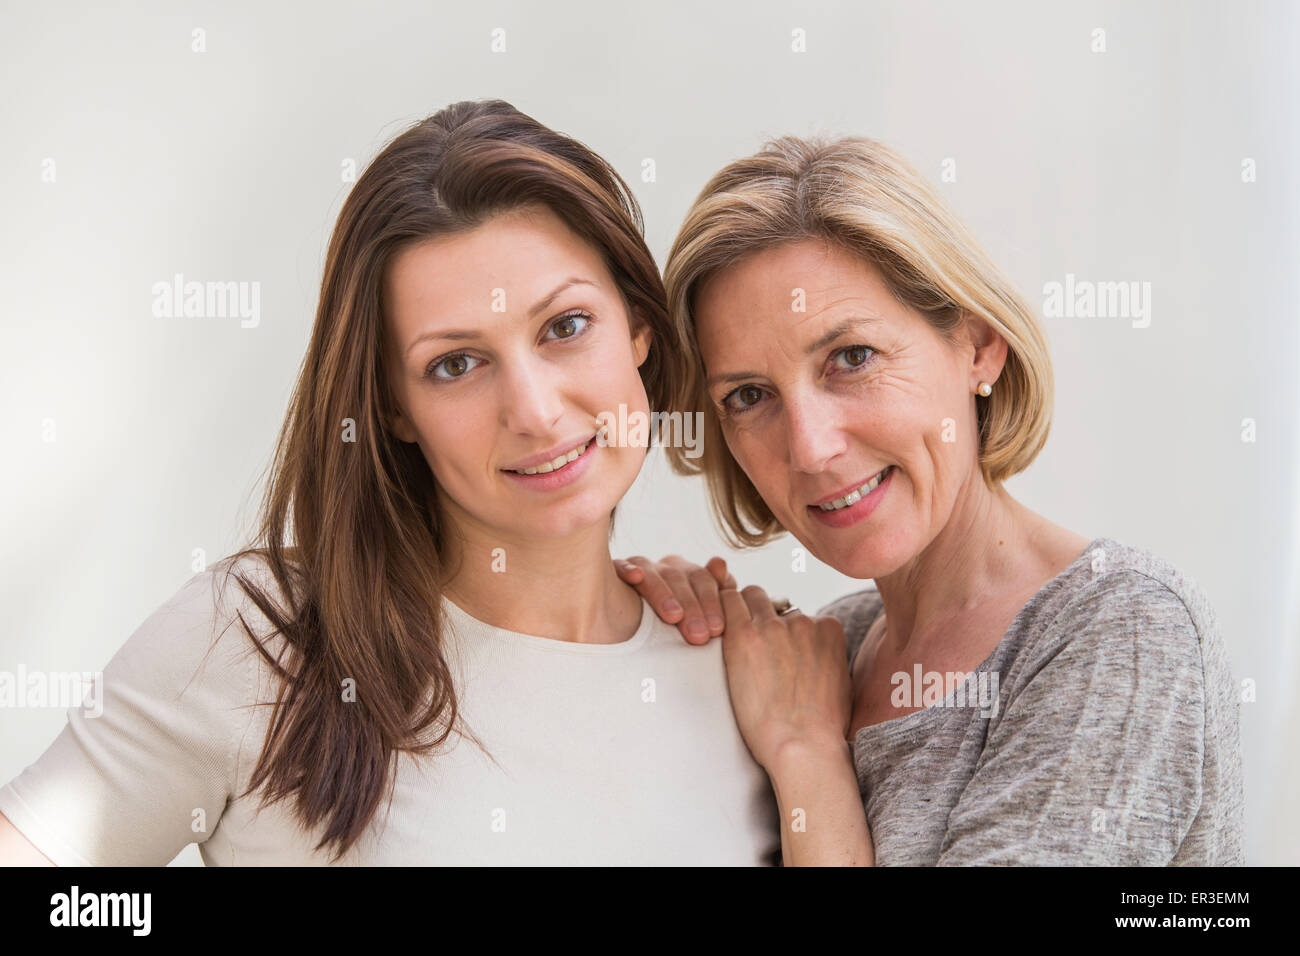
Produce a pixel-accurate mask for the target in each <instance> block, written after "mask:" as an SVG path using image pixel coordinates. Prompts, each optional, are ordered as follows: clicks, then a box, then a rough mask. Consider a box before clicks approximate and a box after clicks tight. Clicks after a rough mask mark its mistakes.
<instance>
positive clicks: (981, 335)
mask: <svg viewBox="0 0 1300 956" xmlns="http://www.w3.org/2000/svg"><path fill="white" fill-rule="evenodd" d="M962 315H963V317H964V318H965V320H966V325H965V334H966V341H967V343H968V348H969V353H968V354H969V355H970V359H971V366H970V375H971V381H970V391H971V392H972V393H973V392H975V390H976V389H978V388H979V386H980V383H981V382H987V383H988V384H990V385H992V384H993V383H994V382H996V381H997V380H998V376H999V375H1001V374H1002V369H1003V368H1004V367H1005V366H1006V364H1007V340H1006V339H1004V338H1003V337H1002V336H1001V335H1000V334H999V333H998V331H997V330H996V329H994V328H993V326H991V325H989V324H988V323H987V322H985V321H984V320H983V319H981V318H978V317H976V316H974V315H971V314H970V313H969V312H963V313H962Z"/></svg>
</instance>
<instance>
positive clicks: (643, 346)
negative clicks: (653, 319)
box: [631, 311, 654, 368]
mask: <svg viewBox="0 0 1300 956" xmlns="http://www.w3.org/2000/svg"><path fill="white" fill-rule="evenodd" d="M631 319H632V354H633V355H634V356H636V367H637V368H640V367H641V366H642V365H644V364H645V360H646V359H647V358H648V357H649V355H650V343H651V342H653V341H654V330H653V329H652V328H650V323H649V322H647V321H646V320H645V319H643V318H642V317H641V315H640V313H639V312H635V311H634V312H633V313H632V314H631Z"/></svg>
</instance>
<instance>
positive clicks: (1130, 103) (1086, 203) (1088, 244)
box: [0, 0, 1300, 864]
mask: <svg viewBox="0 0 1300 956" xmlns="http://www.w3.org/2000/svg"><path fill="white" fill-rule="evenodd" d="M1297 9H1298V8H1297V5H1296V4H1294V3H1285V2H1256V3H1250V4H1242V5H1228V4H1223V5H1218V4H1210V3H1204V2H1187V0H1166V2H1147V3H1142V4H1121V3H1105V2H1102V3H1077V4H1050V5H1048V4H1040V3H1033V2H1023V3H996V4H988V3H986V4H973V3H966V2H945V3H937V2H917V3H910V4H906V5H905V4H901V3H893V2H856V3H837V2H823V3H795V2H790V3H778V2H754V0H746V2H743V3H741V2H735V3H719V4H712V5H705V4H701V3H698V2H679V0H659V2H656V3H654V4H650V5H644V4H642V5H635V6H629V7H627V8H626V9H613V8H612V5H609V4H605V3H599V2H591V3H577V2H574V3H545V4H539V3H532V2H514V3H494V2H478V3H473V4H466V3H431V2H389V3H385V4H382V5H380V6H379V7H378V8H377V9H375V10H371V9H368V8H366V7H364V6H358V5H356V4H345V3H337V2H325V3H313V4H303V5H302V6H301V7H300V8H293V7H289V6H287V5H286V6H284V7H282V8H279V9H269V8H267V6H266V5H264V4H261V3H251V2H235V3H230V2H226V3H220V4H217V3H203V2H195V3H185V4H175V3H163V2H153V3H137V4H133V5H131V6H130V7H129V8H123V9H120V10H114V9H105V8H103V7H101V6H100V5H99V4H95V3H80V4H66V5H63V8H62V9H56V8H54V7H36V6H31V7H29V6H28V5H25V4H24V5H18V4H13V3H5V4H4V6H3V11H4V12H3V23H2V26H0V62H2V63H3V64H4V66H3V70H4V74H5V75H4V79H5V83H4V91H5V92H4V94H3V98H2V99H0V131H2V132H0V136H2V137H3V139H2V140H0V143H2V144H3V148H0V197H2V206H0V208H2V209H3V213H4V214H3V220H2V225H0V243H3V246H2V248H0V329H2V334H3V340H2V343H3V348H0V373H2V374H0V398H2V399H3V403H4V404H3V408H4V415H3V416H0V440H2V441H3V447H4V449H5V451H6V464H7V466H6V467H5V468H4V469H2V470H0V489H2V491H3V494H2V495H0V502H3V503H2V504H0V509H2V511H0V513H2V514H3V530H4V535H3V541H4V549H3V555H2V557H0V561H2V562H3V563H2V565H0V572H2V573H0V589H2V591H0V596H2V597H3V599H4V604H5V607H6V608H7V609H8V610H7V615H6V618H7V619H6V620H5V622H4V624H3V625H0V671H9V672H14V671H15V670H16V669H17V667H18V666H19V665H20V664H21V665H23V666H25V667H26V668H27V669H28V670H32V669H45V670H52V671H73V670H75V671H84V670H92V671H93V670H98V669H102V667H103V665H104V664H105V663H106V662H107V660H108V658H109V657H110V656H111V655H112V653H113V652H114V651H115V650H116V648H117V647H118V646H119V645H120V644H121V643H122V642H123V641H124V640H125V639H126V638H127V637H128V636H129V635H130V633H131V632H132V631H133V630H134V629H135V628H136V627H137V626H138V625H139V624H140V623H141V622H142V621H143V620H144V619H145V617H146V616H148V614H149V613H150V612H152V611H153V610H154V609H155V608H156V607H157V606H158V605H159V604H160V603H162V602H163V601H164V600H165V599H167V598H168V597H169V596H170V595H171V594H173V593H174V592H175V591H176V589H177V588H178V587H179V586H180V585H181V584H182V583H183V582H184V581H185V580H186V579H187V578H189V576H190V575H191V573H192V571H191V561H192V553H193V552H194V549H196V548H202V549H204V551H205V553H206V555H207V559H208V561H209V562H211V561H212V560H215V559H216V558H217V557H220V556H222V555H224V554H228V553H229V552H230V551H232V550H233V549H234V548H236V547H237V546H238V545H240V544H241V543H242V542H243V537H242V535H243V533H244V532H245V531H246V530H247V529H248V528H249V527H250V526H251V520H252V517H253V515H252V508H253V505H254V504H255V503H256V501H257V500H258V494H259V493H260V486H259V481H260V476H261V474H262V470H263V468H264V467H265V466H266V464H267V463H268V461H269V456H270V454H271V449H272V442H273V439H274V437H275V432H276V429H277V427H278V426H279V424H280V421H281V419H282V416H283V414H284V410H285V404H286V401H287V398H288V394H289V389H290V387H291V385H292V382H293V379H294V375H295V373H296V370H297V367H298V363H299V361H300V360H301V357H302V354H303V351H304V349H305V345H306V341H307V337H308V333H309V330H310V327H311V322H312V319H313V315H314V308H315V297H316V294H317V290H318V286H319V282H320V270H321V266H322V262H323V255H324V249H325V245H326V242H327V240H328V237H329V232H330V229H331V227H332V225H333V221H334V218H335V216H336V215H337V213H338V210H339V208H340V205H341V203H342V200H343V198H344V196H345V195H346V191H347V189H348V183H347V182H345V181H344V178H343V174H342V170H343V169H344V167H345V165H346V164H347V162H348V160H352V161H355V164H356V165H357V167H358V168H360V167H362V166H364V164H365V163H366V161H368V160H369V158H370V157H371V156H373V155H374V153H375V152H376V151H377V149H378V148H379V147H380V146H381V145H382V144H383V143H384V142H386V141H387V140H388V139H390V138H391V137H392V136H393V135H395V134H396V133H397V132H399V131H400V130H401V129H403V128H405V126H407V125H408V124H409V123H411V122H413V121H415V120H417V119H419V118H421V117H423V116H426V115H428V114H430V113H433V112H435V111H436V110H437V109H439V108H441V107H442V106H445V105H446V104H448V103H450V102H453V101H456V100H460V99H477V98H488V97H500V98H503V99H506V100H509V101H510V102H512V103H513V104H514V105H515V106H517V107H518V108H519V109H521V110H523V111H524V112H526V113H529V114H530V115H532V116H534V117H535V118H536V119H538V120H540V121H541V122H543V123H546V124H547V125H550V126H552V127H554V128H556V129H559V130H561V131H563V132H566V133H569V134H570V135H573V136H575V137H577V138H578V139H580V140H582V141H584V142H586V143H587V144H588V145H590V146H591V147H592V148H594V149H595V150H596V151H597V152H599V153H601V154H602V155H603V156H605V157H606V158H608V159H609V160H610V161H611V162H612V163H613V164H614V165H615V167H616V168H617V169H618V170H619V171H620V172H621V173H622V175H623V176H624V178H625V179H627V180H628V182H629V183H630V184H631V185H632V186H633V189H634V191H635V193H636V195H637V197H638V199H639V201H640V202H641V203H642V206H643V210H644V212H645V215H646V220H647V240H648V242H649V245H650V248H651V250H652V251H653V252H654V253H655V255H656V257H657V259H658V261H659V263H660V265H661V266H662V264H663V261H664V259H665V257H666V255H667V251H668V249H669V247H670V245H671V242H672V237H673V236H674V234H675V231H676V229H677V227H678V226H679V225H680V223H681V220H682V217H683V215H684V213H685V211H686V209H687V207H688V206H689V204H690V202H691V200H692V199H693V198H694V197H695V195H696V194H697V193H698V191H699V190H700V188H701V187H702V186H703V184H704V183H705V181H706V180H707V178H708V177H709V176H710V175H711V174H712V173H713V172H715V171H716V170H717V169H718V168H720V167H721V166H722V165H723V164H725V163H726V162H727V161H729V160H731V159H733V158H736V157H738V156H741V155H746V154H748V153H751V152H753V151H754V150H755V149H757V148H758V147H759V146H760V145H761V143H762V141H763V139H764V138H766V137H770V136H776V135H781V134H785V133H792V134H798V135H807V134H812V133H833V134H838V135H866V136H872V137H875V138H878V139H882V140H884V141H886V142H888V143H890V144H891V145H893V146H895V147H897V148H899V149H900V150H902V151H903V152H904V154H906V155H907V156H909V157H910V158H911V160H912V161H913V162H914V163H915V164H916V165H917V166H918V167H919V168H921V169H922V171H924V172H925V173H926V174H927V175H928V176H930V177H931V179H932V180H934V181H935V182H937V183H938V184H939V186H940V188H941V189H942V191H943V192H944V193H945V194H946V195H947V196H948V197H949V198H950V199H951V201H952V202H953V204H954V205H955V207H956V208H957V210H958V211H959V212H960V213H961V214H962V215H963V216H965V217H966V219H967V221H968V223H969V224H970V225H971V227H972V228H973V229H974V231H975V233H976V234H977V235H978V236H979V237H981V238H982V239H983V240H984V242H985V244H986V245H987V246H988V248H989V250H990V251H991V253H992V254H993V256H994V258H995V259H996V260H997V261H999V262H1000V263H1001V264H1002V265H1003V266H1004V267H1005V269H1006V270H1007V272H1008V273H1009V274H1010V275H1011V276H1012V278H1013V279H1015V280H1016V281H1017V282H1018V283H1019V284H1020V286H1021V287H1022V288H1023V289H1024V290H1025V292H1026V293H1027V295H1028V297H1029V299H1030V301H1031V302H1034V303H1036V304H1039V305H1040V306H1041V305H1042V304H1043V302H1044V291H1043V290H1044V287H1045V285H1046V284H1047V283H1050V282H1061V283H1064V282H1066V281H1067V276H1073V277H1074V280H1075V281H1081V280H1082V281H1092V282H1137V283H1139V285H1140V284H1142V283H1150V285H1149V288H1150V290H1151V292H1150V307H1151V310H1150V316H1149V319H1150V321H1149V324H1145V321H1143V320H1134V319H1131V318H1125V317H1095V318H1082V317H1075V318H1064V317H1061V318H1049V319H1046V320H1045V321H1046V323H1047V327H1048V332H1049V336H1050V341H1051V347H1052V354H1053V358H1054V361H1055V363H1056V373H1057V389H1058V391H1057V409H1058V410H1057V414H1056V418H1055V424H1054V427H1053V430H1052V436H1051V438H1050V440H1049V442H1048V445H1047V448H1046V450H1045V451H1044V453H1043V454H1042V456H1041V457H1040V459H1039V460H1038V461H1037V462H1036V463H1035V465H1034V466H1033V467H1032V468H1031V469H1030V471H1029V472H1027V473H1026V474H1025V475H1023V476H1020V477H1018V478H1016V479H1014V480H1013V481H1012V482H1011V484H1010V486H1009V487H1010V489H1011V491H1012V493H1013V494H1015V495H1017V496H1018V497H1020V499H1021V500H1022V501H1024V502H1025V503H1026V504H1028V505H1029V506H1030V507H1031V508H1034V509H1035V510H1037V511H1040V512H1041V513H1043V514H1045V515H1047V516H1048V517H1050V518H1052V519H1053V520H1055V521H1057V522H1058V523H1061V524H1064V525H1066V526H1067V527H1070V528H1072V529H1074V530H1076V531H1078V532H1080V533H1081V534H1084V535H1086V536H1088V537H1089V538H1091V537H1095V536H1102V535H1104V536H1109V537H1113V538H1116V539H1118V540H1120V541H1123V542H1125V543H1129V544H1133V545H1137V546H1140V547H1145V548H1149V549H1150V550H1152V551H1155V552H1156V553H1157V554H1159V555H1161V556H1162V557H1164V558H1166V559H1167V560H1169V561H1171V562H1172V563H1174V564H1175V565H1178V566H1180V567H1181V568H1182V569H1183V570H1185V571H1186V572H1188V573H1189V574H1190V575H1191V576H1192V577H1193V578H1195V579H1196V580H1197V581H1198V582H1199V583H1200V585H1201V586H1202V588H1203V589H1204V590H1205V591H1206V593H1207V594H1208V595H1209V597H1210V599H1211V601H1212V603H1213V604H1214V606H1215V608H1216V610H1217V612H1218V617H1219V621H1220V624H1221V627H1222V629H1223V633H1224V638H1225V641H1226V644H1227V647H1228V651H1229V654H1230V655H1231V659H1232V664H1233V668H1234V671H1235V673H1236V675H1237V677H1238V678H1239V679H1242V680H1247V679H1248V680H1251V681H1253V682H1254V688H1255V695H1256V699H1255V700H1254V701H1253V702H1248V703H1245V704H1243V706H1242V739H1243V748H1244V760H1245V772H1246V812H1247V860H1248V861H1249V862H1251V863H1257V864H1280V863H1284V864H1296V863H1300V824H1298V823H1297V821H1296V818H1295V813H1294V810H1295V807H1296V806H1300V770H1298V769H1297V761H1296V756H1297V741H1298V740H1300V733H1297V730H1296V724H1297V720H1300V707H1298V706H1297V704H1296V698H1295V696H1294V694H1293V688H1294V687H1295V686H1296V685H1297V681H1300V594H1298V591H1297V583H1296V582H1297V580H1298V578H1300V554H1298V551H1297V542H1298V541H1300V508H1298V507H1297V498H1298V497H1300V496H1298V495H1297V491H1298V490H1300V480H1298V479H1300V451H1298V445H1297V440H1296V413H1297V410H1300V391H1298V388H1297V366H1298V365H1300V316H1298V312H1297V306H1296V296H1295V288H1296V263H1297V262H1298V261H1300V256H1298V253H1300V236H1298V234H1297V209H1298V208H1300V190H1298V188H1297V186H1298V182H1300V177H1298V176H1297V170H1300V163H1298V151H1297V146H1298V145H1300V143H1298V142H1297V140H1298V138H1300V134H1298V132H1297V131H1300V122H1298V120H1300V116H1297V105H1296V90H1297V67H1296V65H1295V57H1296V53H1297V50H1300V27H1298V24H1300V15H1298V13H1297ZM195 31H202V32H201V33H196V32H195ZM494 31H503V32H494ZM1099 31H1100V32H1099ZM494 39H495V41H496V45H497V46H500V44H501V41H502V40H504V45H505V49H504V50H503V51H502V50H498V51H495V52H494V50H493V45H494ZM199 46H201V47H202V50H199V49H196V47H199ZM647 158H649V159H653V160H654V168H655V179H654V181H653V182H649V181H645V180H644V179H643V178H642V170H643V168H644V167H643V160H645V159H647ZM177 273H180V274H182V275H184V276H185V277H186V278H187V279H199V280H201V281H213V280H230V281H239V282H249V283H251V282H258V283H259V284H260V285H259V288H260V294H261V299H260V320H259V322H258V323H257V325H256V326H255V327H251V328H245V327H242V326H243V325H244V324H247V323H241V322H240V320H239V319H238V318H229V319H219V318H208V319H183V318H170V319H168V318H158V317H155V316H154V315H153V313H152V310H151V305H152V302H153V295H152V291H151V290H152V287H153V284H154V283H155V282H159V281H167V282H169V281H172V278H173V276H174V275H176V274H177ZM1135 323H1136V324H1135ZM1144 325H1145V327H1142V326H1144ZM1246 420H1249V422H1247V421H1246ZM1252 438H1253V440H1249V439H1252ZM616 545H617V550H616V553H620V554H632V553H644V554H649V555H655V556H658V555H660V554H664V553H668V552H674V551H675V552H681V553H684V554H686V555H688V556H694V557H698V558H699V559H700V560H703V559H704V558H705V557H707V556H708V555H710V554H713V553H722V552H723V550H724V546H723V545H722V543H721V539H720V538H719V537H718V536H717V534H716V532H715V531H714V529H713V527H712V525H711V523H710V520H709V518H708V510H707V506H706V502H705V498H704V488H703V484H702V482H697V481H690V480H686V479H681V478H677V477H676V476H673V475H671V474H670V473H669V471H668V469H667V467H666V465H665V464H664V462H663V461H662V459H661V458H660V457H659V453H655V456H654V457H653V459H652V461H651V462H650V463H649V464H648V465H647V467H646V469H645V471H644V472H643V474H642V476H641V478H640V480H639V481H638V483H637V485H636V487H635V488H634V489H633V492H632V493H631V495H630V496H629V498H628V499H626V500H625V502H624V504H623V506H622V508H621V512H620V519H619V522H618V533H617V536H616ZM794 545H795V543H794V542H792V541H791V540H790V539H786V540H783V541H780V542H777V543H774V544H772V545H771V546H769V547H767V548H765V549H762V550H760V551H754V552H749V553H746V554H743V555H733V556H731V559H732V563H733V567H734V568H735V570H736V574H737V576H738V577H739V578H741V579H742V581H743V582H745V583H758V584H767V585H769V587H770V588H771V589H773V590H783V589H784V586H785V585H787V584H789V582H791V581H792V580H793V581H796V582H797V584H796V586H794V588H793V590H794V592H795V593H790V594H789V595H788V596H789V597H790V598H791V599H792V600H793V601H794V602H795V603H797V604H799V605H801V606H803V607H805V608H816V607H819V606H820V605H821V604H822V603H824V602H826V601H828V600H830V599H831V598H833V597H836V596H838V595H840V594H843V593H846V592H847V591H849V590H857V589H859V588H860V587H862V586H863V584H862V582H856V581H852V580H850V579H847V578H844V577H842V576H840V575H838V574H836V573H835V572H832V571H830V570H829V569H827V568H825V567H822V566H819V565H817V564H816V562H811V564H810V566H809V569H808V571H807V573H806V574H804V575H802V576H800V577H798V578H791V576H790V574H789V567H790V560H791V548H792V547H793V546H794ZM64 720H65V717H64V711H63V710H60V709H57V708H31V707H28V708H21V709H9V710H4V711H0V722H2V727H3V733H2V734H0V781H3V780H8V779H11V778H12V777H13V776H15V775H16V774H18V773H19V772H20V771H21V770H22V768H23V767H24V766H25V765H26V764H27V763H29V762H31V761H32V760H34V759H35V758H36V757H37V756H38V755H39V754H40V752H41V751H42V750H43V749H44V748H45V747H46V746H47V745H48V743H49V742H50V741H51V740H52V739H53V738H54V736H55V735H56V734H57V733H58V731H59V729H60V728H61V727H62V725H63V723H64ZM198 861H199V858H198V854H197V851H196V850H195V848H194V847H193V846H191V847H190V848H188V849H187V850H186V851H185V852H183V853H182V854H181V855H180V856H179V857H178V858H177V860H176V863H178V864H183V863H190V864H192V863H197V862H198Z"/></svg>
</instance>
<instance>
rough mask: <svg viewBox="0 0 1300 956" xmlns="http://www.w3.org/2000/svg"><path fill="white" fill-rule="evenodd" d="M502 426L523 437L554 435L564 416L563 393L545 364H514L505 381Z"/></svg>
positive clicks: (511, 365)
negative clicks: (561, 394)
mask: <svg viewBox="0 0 1300 956" xmlns="http://www.w3.org/2000/svg"><path fill="white" fill-rule="evenodd" d="M501 386H502V387H501V392H500V395H501V424H502V425H503V426H504V427H505V428H507V429H508V430H510V431H512V432H514V433H516V434H519V435H538V436H546V435H551V434H552V433H553V432H554V430H555V425H556V423H557V422H559V420H560V417H561V416H562V415H563V414H564V402H563V401H562V399H561V396H560V391H559V389H558V388H557V387H556V386H555V383H554V382H552V381H551V378H550V376H549V375H548V374H547V368H546V366H545V365H544V363H541V362H537V361H533V360H531V359H528V358H525V359H520V360H518V361H514V362H511V363H510V368H508V369H507V370H506V372H505V375H503V376H502V379H501Z"/></svg>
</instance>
